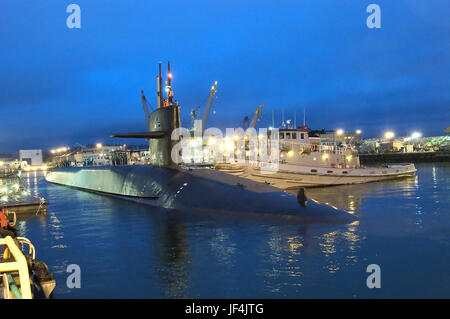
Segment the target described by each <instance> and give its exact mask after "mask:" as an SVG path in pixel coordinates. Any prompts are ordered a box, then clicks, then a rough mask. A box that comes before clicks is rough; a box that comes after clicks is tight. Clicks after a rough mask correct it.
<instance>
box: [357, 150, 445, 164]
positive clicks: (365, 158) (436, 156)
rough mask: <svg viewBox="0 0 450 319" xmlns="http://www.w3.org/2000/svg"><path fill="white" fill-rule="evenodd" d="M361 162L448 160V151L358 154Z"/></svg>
mask: <svg viewBox="0 0 450 319" xmlns="http://www.w3.org/2000/svg"><path fill="white" fill-rule="evenodd" d="M359 159H360V161H361V164H372V163H425V162H449V161H450V152H408V153H377V154H360V155H359Z"/></svg>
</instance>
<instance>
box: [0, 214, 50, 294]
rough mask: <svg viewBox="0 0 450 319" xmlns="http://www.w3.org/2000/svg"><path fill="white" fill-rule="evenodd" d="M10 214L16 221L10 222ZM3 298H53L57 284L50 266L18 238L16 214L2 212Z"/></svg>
mask: <svg viewBox="0 0 450 319" xmlns="http://www.w3.org/2000/svg"><path fill="white" fill-rule="evenodd" d="M11 215H12V216H13V220H12V221H11V220H10V217H11ZM0 221H1V227H0V234H1V237H0V247H2V248H3V249H2V250H3V252H2V254H1V255H0V299H32V298H46V299H48V298H52V292H53V289H54V288H55V286H56V282H55V280H54V279H53V274H52V273H51V272H50V271H49V269H48V267H47V265H46V264H45V263H43V262H41V261H39V260H37V259H36V249H35V248H34V246H33V244H32V243H31V241H30V240H29V239H27V238H25V237H17V230H16V228H15V223H16V214H15V213H9V212H7V211H6V210H5V209H2V210H0Z"/></svg>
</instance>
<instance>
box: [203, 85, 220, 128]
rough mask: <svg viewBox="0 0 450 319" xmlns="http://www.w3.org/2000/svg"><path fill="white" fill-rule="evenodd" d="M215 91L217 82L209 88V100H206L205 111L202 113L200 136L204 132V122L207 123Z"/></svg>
mask: <svg viewBox="0 0 450 319" xmlns="http://www.w3.org/2000/svg"><path fill="white" fill-rule="evenodd" d="M216 89H217V81H216V82H214V85H213V86H212V87H211V91H210V93H209V99H208V102H207V103H206V107H205V111H204V112H203V117H202V134H203V132H204V131H205V127H206V121H208V116H209V112H210V111H211V106H212V102H213V98H214V95H215V94H216Z"/></svg>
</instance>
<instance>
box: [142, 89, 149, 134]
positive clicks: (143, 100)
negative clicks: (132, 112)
mask: <svg viewBox="0 0 450 319" xmlns="http://www.w3.org/2000/svg"><path fill="white" fill-rule="evenodd" d="M141 101H142V109H143V110H144V114H145V121H146V122H147V126H148V128H149V129H150V123H149V122H148V118H149V116H150V112H149V109H148V103H147V99H146V98H145V95H144V90H141Z"/></svg>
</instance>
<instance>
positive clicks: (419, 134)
mask: <svg viewBox="0 0 450 319" xmlns="http://www.w3.org/2000/svg"><path fill="white" fill-rule="evenodd" d="M420 137H422V133H420V132H413V133H412V135H411V138H420Z"/></svg>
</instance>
